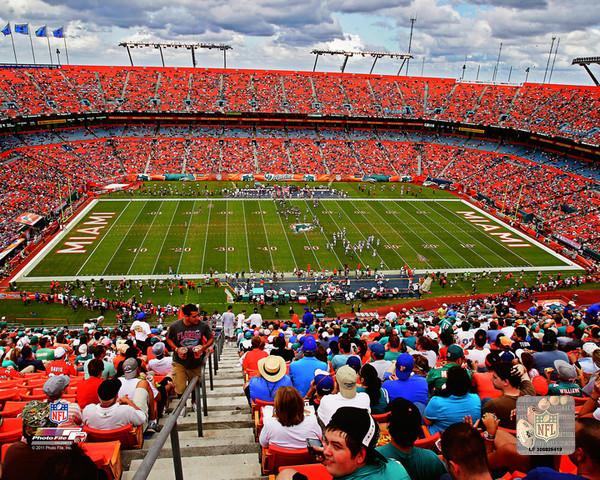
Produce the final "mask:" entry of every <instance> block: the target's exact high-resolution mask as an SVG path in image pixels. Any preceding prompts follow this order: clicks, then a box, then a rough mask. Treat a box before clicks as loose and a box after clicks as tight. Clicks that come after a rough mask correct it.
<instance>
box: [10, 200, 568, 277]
mask: <svg viewBox="0 0 600 480" xmlns="http://www.w3.org/2000/svg"><path fill="white" fill-rule="evenodd" d="M334 234H336V235H337V239H336V241H335V245H334V241H333V236H334ZM338 234H339V235H338ZM369 237H371V239H370V241H369ZM361 245H362V247H361ZM358 264H360V265H361V267H366V266H370V267H371V268H378V269H381V270H385V271H397V270H399V269H400V268H401V267H402V266H404V265H408V266H409V267H411V268H412V269H415V270H416V271H417V272H425V271H446V272H459V271H480V270H498V269H501V270H502V271H520V270H526V271H531V270H561V269H564V270H566V269H570V270H572V269H573V268H575V269H577V266H576V265H575V264H573V263H571V262H570V261H569V260H567V259H566V258H563V257H561V256H560V255H558V254H556V253H554V252H552V251H551V250H549V249H548V248H546V247H545V246H543V245H541V244H539V243H537V242H535V241H534V240H532V239H530V238H528V237H526V236H525V235H523V234H521V233H519V232H517V231H516V230H514V229H512V228H511V227H509V226H508V225H506V224H504V223H502V222H500V221H499V220H497V219H495V218H493V217H492V216H490V215H488V214H487V213H485V212H483V211H482V210H479V209H478V208H477V207H475V206H472V205H471V204H469V203H467V202H464V201H462V200H460V199H454V198H450V199H393V198H392V199H356V198H340V199H321V200H319V201H318V202H317V203H313V201H312V200H288V201H286V202H285V204H281V203H279V202H277V201H275V200H272V199H261V200H257V199H232V198H230V199H226V198H196V199H178V198H165V199H157V198H152V199H144V198H133V199H127V198H122V199H121V198H106V199H101V200H93V201H92V202H91V203H90V204H89V205H88V206H87V207H86V208H85V209H84V210H83V211H82V212H81V213H80V214H79V215H77V216H76V217H75V218H74V219H73V220H72V221H71V222H70V224H68V225H67V226H66V228H65V229H64V230H63V231H62V232H61V233H60V234H59V235H57V236H56V237H55V238H54V239H53V240H52V242H50V243H49V244H48V245H46V246H45V247H44V248H43V249H42V250H41V251H40V253H39V254H38V255H37V256H36V257H35V258H34V259H33V261H32V262H30V263H29V264H28V265H27V266H26V268H25V269H23V270H22V271H21V272H20V274H19V276H18V277H17V278H18V279H19V280H21V281H46V280H51V279H56V280H63V281H64V280H70V279H75V278H80V279H90V278H95V279H99V278H104V279H111V278H112V279H121V278H123V277H128V278H132V279H133V278H168V277H169V275H170V274H171V273H177V274H181V275H182V276H184V277H185V278H198V277H200V276H201V275H203V274H206V273H209V272H210V271H212V272H219V273H223V272H230V273H233V272H242V271H245V272H246V273H248V272H250V271H254V272H259V271H264V272H266V271H277V272H285V273H291V272H293V270H294V269H295V268H298V269H303V270H307V269H308V268H310V269H311V270H313V271H317V270H318V271H321V270H326V271H332V270H333V269H335V268H337V269H339V268H340V267H342V266H343V265H348V267H349V268H350V269H351V270H354V269H355V268H357V265H358Z"/></svg>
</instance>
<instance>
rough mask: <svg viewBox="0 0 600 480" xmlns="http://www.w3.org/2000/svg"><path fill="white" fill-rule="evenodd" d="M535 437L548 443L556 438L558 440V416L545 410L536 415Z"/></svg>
mask: <svg viewBox="0 0 600 480" xmlns="http://www.w3.org/2000/svg"><path fill="white" fill-rule="evenodd" d="M534 429H535V430H534V432H535V433H534V435H535V437H536V438H539V439H540V440H544V441H545V442H548V441H550V440H552V439H554V438H558V433H559V429H558V414H557V413H550V412H548V410H544V411H543V412H541V413H538V414H536V415H535V419H534Z"/></svg>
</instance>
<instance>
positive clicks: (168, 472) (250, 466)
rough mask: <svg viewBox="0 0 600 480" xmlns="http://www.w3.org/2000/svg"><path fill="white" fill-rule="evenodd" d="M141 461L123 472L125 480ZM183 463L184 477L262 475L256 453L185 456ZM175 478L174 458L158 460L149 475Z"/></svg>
mask: <svg viewBox="0 0 600 480" xmlns="http://www.w3.org/2000/svg"><path fill="white" fill-rule="evenodd" d="M141 463H142V461H141V460H134V461H132V462H131V466H130V468H129V471H127V472H124V473H123V477H122V478H123V480H131V479H132V478H133V474H134V473H135V471H136V470H137V468H138V467H139V465H140V464H141ZM181 463H182V465H183V475H184V478H195V477H198V476H199V475H201V476H202V478H210V479H211V480H228V479H231V480H242V479H244V480H245V479H250V478H253V479H256V478H259V477H260V476H261V471H260V464H259V463H258V459H257V456H256V453H241V454H232V455H218V456H210V457H183V458H182V459H181ZM174 478H175V473H174V471H173V460H172V459H170V458H159V459H158V460H156V462H155V463H154V465H153V467H152V471H151V472H150V475H149V476H148V479H149V480H171V479H174Z"/></svg>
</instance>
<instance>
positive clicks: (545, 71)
mask: <svg viewBox="0 0 600 480" xmlns="http://www.w3.org/2000/svg"><path fill="white" fill-rule="evenodd" d="M555 41H556V37H552V43H551V44H550V51H549V52H548V61H547V62H546V70H544V80H543V82H542V83H546V76H547V75H548V67H549V66H550V58H552V50H553V49H554V42H555Z"/></svg>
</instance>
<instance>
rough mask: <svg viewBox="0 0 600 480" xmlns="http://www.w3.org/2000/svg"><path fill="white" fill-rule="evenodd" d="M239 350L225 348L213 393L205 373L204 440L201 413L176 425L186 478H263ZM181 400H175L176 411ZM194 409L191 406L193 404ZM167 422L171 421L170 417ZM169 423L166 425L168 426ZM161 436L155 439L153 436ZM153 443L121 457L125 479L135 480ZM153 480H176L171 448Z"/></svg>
mask: <svg viewBox="0 0 600 480" xmlns="http://www.w3.org/2000/svg"><path fill="white" fill-rule="evenodd" d="M238 362H239V357H238V354H237V350H236V348H235V346H231V345H227V344H226V345H225V346H224V348H223V352H222V354H221V361H220V362H219V370H218V374H217V376H216V377H215V378H214V390H213V391H211V390H210V385H209V381H208V373H207V374H206V382H207V397H208V417H203V427H204V437H201V438H199V437H198V436H197V432H196V414H195V412H194V411H193V410H192V408H191V407H190V408H188V409H187V410H188V413H187V416H185V417H182V418H180V419H179V420H178V422H177V428H178V430H179V444H180V447H181V456H182V464H183V475H184V478H194V479H198V480H203V479H206V480H226V479H232V480H246V479H248V480H249V479H257V478H261V471H260V463H259V458H258V451H259V446H258V444H257V443H256V442H255V440H254V433H253V430H252V426H253V423H252V416H251V412H250V407H249V406H248V402H247V400H246V397H245V396H244V393H243V391H242V385H243V383H244V379H243V375H242V372H241V368H240V367H239V366H238ZM176 404H177V400H176V399H174V400H172V401H171V404H170V407H171V408H174V407H175V405H176ZM188 405H190V406H191V403H188ZM165 418H166V417H165ZM164 420H165V419H164V418H163V420H161V422H160V423H161V424H162V423H164ZM154 437H156V434H155V435H154ZM152 443H153V440H152V439H150V440H146V441H145V442H144V448H143V449H142V450H133V451H132V450H130V451H124V452H122V460H123V472H124V473H123V477H122V478H123V480H130V479H131V478H133V475H134V473H135V471H136V470H137V468H138V466H139V465H140V464H141V462H142V459H143V458H144V456H145V455H146V452H147V451H148V449H149V448H150V446H151V445H152ZM148 478H149V479H150V480H170V479H174V478H175V474H174V471H173V459H172V451H171V443H170V441H167V442H166V443H165V445H164V446H163V449H162V451H161V455H160V457H159V458H158V459H157V460H156V462H155V464H154V466H153V468H152V472H151V473H150V476H149V477H148Z"/></svg>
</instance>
